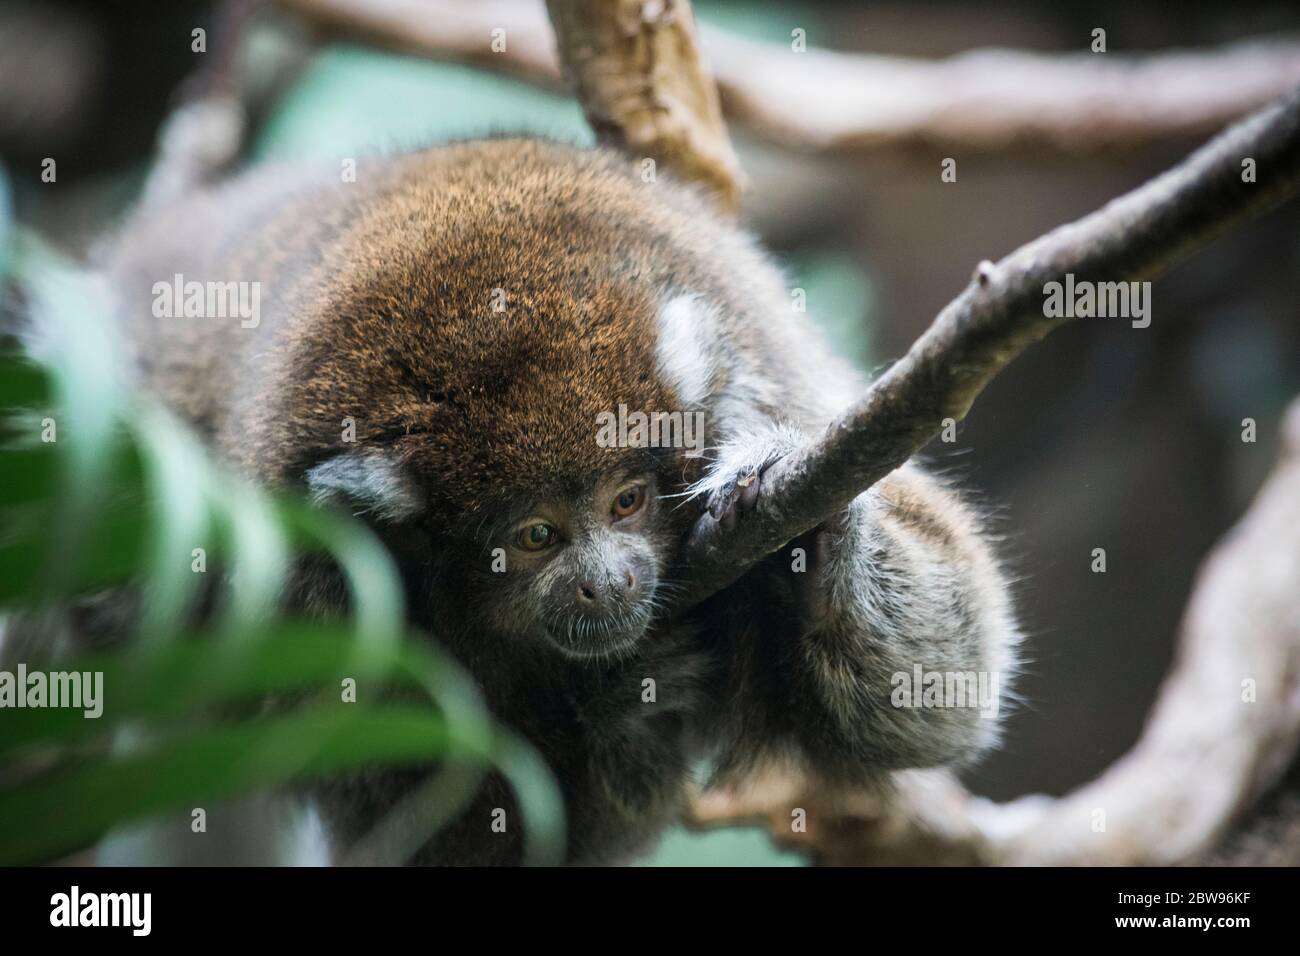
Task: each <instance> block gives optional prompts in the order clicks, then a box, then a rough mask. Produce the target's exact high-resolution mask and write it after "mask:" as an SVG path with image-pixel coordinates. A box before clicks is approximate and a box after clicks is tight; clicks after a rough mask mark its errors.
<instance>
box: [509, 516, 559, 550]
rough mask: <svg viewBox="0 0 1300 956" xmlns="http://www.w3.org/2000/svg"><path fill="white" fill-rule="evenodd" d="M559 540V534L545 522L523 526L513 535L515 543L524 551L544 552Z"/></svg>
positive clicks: (535, 522)
mask: <svg viewBox="0 0 1300 956" xmlns="http://www.w3.org/2000/svg"><path fill="white" fill-rule="evenodd" d="M559 539H560V533H559V532H558V531H556V530H555V528H554V526H552V525H549V524H547V523H546V522H545V521H534V522H533V523H532V524H529V525H524V527H522V528H520V529H519V533H518V534H516V535H515V543H516V544H517V545H519V547H520V548H522V549H523V550H525V551H545V550H546V549H547V548H549V547H550V546H551V545H553V544H555V542H556V541H558V540H559Z"/></svg>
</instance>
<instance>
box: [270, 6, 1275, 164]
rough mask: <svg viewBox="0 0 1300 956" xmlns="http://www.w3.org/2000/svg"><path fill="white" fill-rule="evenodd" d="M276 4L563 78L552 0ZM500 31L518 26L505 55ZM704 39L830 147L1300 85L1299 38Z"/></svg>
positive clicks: (1078, 129) (904, 143)
mask: <svg viewBox="0 0 1300 956" xmlns="http://www.w3.org/2000/svg"><path fill="white" fill-rule="evenodd" d="M278 3H279V6H280V7H281V8H283V9H285V10H286V11H288V12H290V13H292V14H294V15H295V16H297V17H298V18H300V19H302V20H304V21H306V22H309V23H313V24H316V25H318V26H322V27H325V28H327V29H330V30H333V31H336V32H338V33H340V34H342V35H345V36H348V37H355V38H360V39H365V40H369V41H371V42H373V43H377V44H379V45H382V46H387V47H394V48H397V49H401V50H403V51H406V52H410V53H417V54H422V55H425V56H431V57H442V58H451V59H457V60H462V61H465V62H469V63H473V64H475V65H478V66H484V67H488V68H490V69H495V70H499V71H502V72H505V73H509V74H512V75H515V76H518V77H521V78H523V79H527V80H529V81H531V82H535V83H541V84H543V85H545V86H549V87H552V88H557V89H558V88H560V87H562V85H563V84H562V77H561V73H560V64H559V59H558V57H557V55H556V50H555V47H554V44H553V42H552V39H551V30H550V27H549V26H548V24H547V20H546V16H545V11H544V10H543V9H542V7H541V4H538V3H535V2H532V0H474V2H464V0H278ZM795 25H797V24H794V23H792V24H791V26H792V27H793V26H795ZM494 29H502V30H505V32H506V37H507V38H508V42H507V44H506V48H505V49H504V50H501V51H499V52H497V51H493V49H492V46H491V44H492V31H493V30H494ZM699 40H700V46H701V47H702V48H703V50H704V53H705V55H706V56H707V59H708V61H709V64H710V67H711V70H712V72H713V76H714V79H715V80H716V83H717V88H718V90H719V93H720V95H721V102H722V110H723V114H724V115H725V116H727V117H728V118H729V119H730V120H732V121H733V122H737V123H740V124H742V125H743V126H746V127H748V128H749V129H751V130H753V131H754V132H756V133H758V134H759V135H760V136H762V137H764V138H766V139H769V140H772V141H774V142H778V143H781V144H783V145H786V146H790V147H793V148H797V149H807V150H816V151H819V150H829V151H841V152H849V151H865V150H883V149H908V148H917V147H926V146H928V147H932V148H941V149H945V150H953V151H958V150H965V151H971V150H1002V149H1007V148H1009V147H1012V146H1028V145H1040V146H1045V147H1048V148H1052V149H1059V150H1063V151H1065V152H1070V153H1075V152H1089V151H1098V150H1105V149H1113V148H1115V147H1118V146H1136V145H1141V144H1147V143H1163V142H1167V141H1168V140H1170V139H1171V138H1174V137H1178V136H1189V137H1190V136H1205V135H1208V134H1210V133H1212V132H1214V131H1215V130H1217V129H1220V128H1222V127H1223V126H1224V124H1226V123H1230V122H1232V121H1233V120H1234V119H1236V118H1238V117H1240V116H1243V115H1245V114H1246V113H1249V112H1250V111H1252V110H1255V109H1258V108H1260V107H1261V106H1264V105H1265V104H1266V103H1268V102H1269V101H1270V100H1272V99H1274V98H1276V97H1277V96H1280V95H1282V94H1283V93H1284V92H1285V91H1286V90H1288V89H1290V88H1291V87H1293V86H1295V85H1297V84H1300V43H1297V42H1296V41H1295V39H1294V38H1282V39H1277V40H1246V41H1242V42H1239V43H1234V44H1230V45H1228V46H1225V47H1223V48H1221V49H1214V50H1176V51H1169V52H1160V53H1147V54H1131V55H1128V54H1119V53H1108V54H1106V55H1104V56H1103V55H1097V54H1092V53H1077V54H1043V53H1031V52H1026V51H1019V50H1002V49H985V50H972V51H969V52H966V53H962V54H960V55H958V56H953V57H949V58H947V59H943V60H925V59H916V58H911V57H897V56H879V55H870V54H846V53H835V52H831V51H828V50H818V49H813V48H809V49H808V50H806V51H805V52H802V53H795V52H794V51H793V50H792V49H791V48H790V47H789V46H786V45H776V44H771V43H763V42H759V41H755V40H750V39H746V38H743V37H738V36H735V35H734V34H732V33H729V32H728V31H726V30H721V29H717V28H714V27H710V26H709V25H707V24H704V25H701V26H700V28H699Z"/></svg>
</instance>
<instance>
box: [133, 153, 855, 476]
mask: <svg viewBox="0 0 1300 956" xmlns="http://www.w3.org/2000/svg"><path fill="white" fill-rule="evenodd" d="M109 270H110V272H111V273H112V277H113V284H114V287H115V288H116V289H117V290H118V292H119V295H120V300H119V309H118V312H119V315H120V317H121V319H122V322H123V331H124V338H125V340H126V341H127V343H128V345H129V348H130V353H131V356H132V359H133V364H134V368H135V369H136V371H137V372H138V374H139V377H140V380H141V382H142V384H143V385H144V386H145V387H146V388H147V389H149V390H151V391H153V392H155V393H157V394H159V395H160V396H161V397H162V398H163V399H164V400H165V401H166V402H167V403H168V404H169V405H170V406H172V407H173V408H174V409H176V410H177V411H178V412H180V414H182V415H183V416H184V417H185V418H187V419H189V420H190V421H191V422H193V423H194V424H195V425H196V426H197V427H198V428H199V429H200V430H201V431H202V432H203V433H204V434H205V435H206V436H207V437H208V438H209V439H211V440H212V441H213V442H214V444H215V445H216V446H217V448H218V449H219V450H220V451H221V452H223V453H224V454H225V455H226V456H227V457H230V458H232V459H234V460H236V461H237V462H238V463H239V464H241V465H243V466H244V467H246V468H247V469H249V470H250V471H252V472H254V473H255V474H256V475H257V476H258V477H262V478H265V479H269V480H277V481H278V480H284V479H286V478H291V477H292V471H293V466H294V462H293V461H292V460H291V459H290V457H289V456H287V455H285V454H284V453H283V448H284V446H285V445H286V444H292V443H293V442H297V441H303V440H305V439H303V438H302V436H303V435H304V429H303V428H302V427H301V426H302V422H301V421H299V420H298V418H299V417H300V416H299V412H304V413H307V414H315V413H322V414H324V413H328V416H327V417H328V419H329V421H330V427H331V428H334V427H337V419H338V416H337V414H335V411H336V409H335V408H334V407H327V406H331V405H337V406H346V405H347V395H348V393H349V390H350V389H351V390H355V389H356V388H357V387H358V386H357V382H358V381H359V380H362V379H364V378H365V375H364V367H365V366H367V365H373V364H375V363H389V364H392V363H394V362H400V361H402V360H405V361H407V362H408V364H410V365H412V366H413V367H414V374H415V375H416V376H417V377H418V376H421V375H423V374H424V369H423V368H422V367H421V366H420V364H419V363H420V361H421V360H422V359H421V354H424V355H428V356H439V355H443V356H445V355H452V354H454V355H456V356H457V361H459V362H462V363H464V362H473V361H474V360H475V359H476V358H482V359H483V360H484V361H485V362H491V361H497V362H499V357H498V356H499V354H500V353H502V352H503V351H508V350H509V349H510V348H511V347H512V346H513V345H514V343H512V342H503V341H501V339H502V337H503V336H507V335H509V336H513V337H514V339H515V340H518V339H520V338H521V337H522V336H521V335H520V333H521V332H523V331H529V330H528V329H526V328H524V327H521V326H520V325H519V324H516V325H514V326H513V327H511V326H508V325H502V326H501V329H502V330H501V331H493V330H491V329H490V328H489V325H490V324H489V323H486V322H481V321H477V320H475V321H473V322H470V323H461V324H457V323H456V322H455V321H453V320H452V319H453V317H458V316H459V317H462V318H463V317H464V316H463V313H466V312H473V311H475V310H478V311H480V312H486V311H487V310H488V308H489V296H490V294H491V292H492V289H493V288H501V289H502V290H503V292H504V294H513V293H514V292H515V291H516V290H517V289H519V288H531V289H538V288H541V289H545V290H547V291H548V293H549V294H550V296H551V298H550V299H547V298H546V297H545V296H543V297H540V298H539V299H538V300H537V301H538V302H539V303H540V307H539V308H537V309H534V310H533V311H532V312H530V313H529V314H528V317H527V321H531V322H533V323H539V324H541V323H548V322H549V323H552V324H554V323H558V322H559V321H560V319H559V317H558V316H559V315H560V314H561V313H563V312H564V311H565V309H566V306H565V304H564V303H562V302H560V301H559V298H563V297H568V298H570V299H575V300H576V299H581V298H582V297H583V296H591V295H594V294H595V293H596V291H598V285H599V283H598V281H597V280H600V281H604V280H607V279H612V280H613V281H615V282H618V283H621V284H622V285H624V286H627V287H628V288H637V289H646V290H651V291H652V292H664V291H667V290H672V289H676V290H680V291H683V292H686V291H689V292H691V293H697V294H700V295H702V296H704V297H705V298H706V299H707V300H708V301H709V302H711V303H714V304H716V306H717V307H718V308H719V309H720V310H721V316H720V319H719V322H720V325H721V327H722V329H723V335H722V336H721V337H720V338H719V339H718V340H717V341H715V342H713V343H712V344H711V345H706V347H711V348H717V349H722V350H727V351H728V355H729V357H730V360H731V361H732V363H733V366H735V367H734V368H733V371H732V372H729V373H728V374H732V375H735V376H742V377H745V378H746V385H745V388H744V389H742V390H741V391H742V392H744V394H745V400H746V401H751V402H753V403H754V404H755V405H756V406H757V407H760V408H762V409H765V410H767V411H777V412H779V413H780V414H782V415H785V416H789V417H795V418H807V419H812V420H816V421H821V420H824V419H825V418H826V416H827V414H828V412H829V410H831V409H833V408H835V407H838V406H839V405H840V404H842V403H843V401H844V400H845V399H846V398H847V396H848V394H849V390H850V388H851V383H852V381H853V378H852V374H851V373H850V372H849V371H848V370H847V366H846V365H844V363H842V362H840V361H839V360H838V359H836V358H834V357H833V356H831V355H830V353H829V350H827V349H825V347H824V346H822V345H821V344H820V339H819V338H818V335H817V333H816V332H815V331H814V330H813V329H812V328H811V326H809V325H808V324H807V323H806V320H805V318H804V317H803V316H800V315H797V314H795V313H794V312H793V310H792V309H791V308H790V307H789V304H788V303H789V298H788V295H787V293H786V290H785V287H784V283H783V280H782V277H781V275H780V273H779V272H778V271H777V270H776V269H775V268H774V267H773V266H772V265H771V264H770V262H769V260H768V259H767V257H766V256H765V255H764V254H763V253H762V252H761V251H760V250H759V249H758V248H757V246H756V245H755V244H754V243H753V242H752V241H751V240H750V238H749V237H748V236H747V235H746V234H745V233H743V232H742V231H740V230H739V229H737V228H735V227H733V226H732V225H731V224H729V223H728V222H726V221H725V220H724V219H722V218H721V217H719V216H718V215H717V213H716V211H714V210H713V209H712V208H711V206H710V204H709V203H708V201H707V200H706V199H705V198H703V197H701V196H698V195H696V194H695V193H694V192H693V191H692V190H690V189H688V188H686V187H682V186H679V185H676V184H674V183H672V182H669V181H665V180H663V179H661V181H659V182H657V183H645V182H642V181H641V180H640V178H639V177H638V176H637V175H636V173H635V171H634V169H633V167H632V166H631V164H629V163H628V162H627V161H626V160H625V159H622V158H620V157H618V156H616V155H615V154H612V153H606V152H602V151H591V150H580V149H576V148H573V147H569V146H564V145H560V144H556V143H550V142H545V141H540V140H531V139H493V140H483V141H476V142H469V143H462V144H456V145H451V146H443V147H438V148H434V149H430V150H427V151H424V152H420V153H414V154H410V155H405V156H398V157H393V158H380V159H375V160H372V161H363V162H362V163H361V164H360V165H359V166H358V168H357V171H356V181H355V182H343V181H341V177H340V176H339V174H338V173H337V172H334V171H331V170H328V169H322V168H319V167H316V168H305V167H288V166H271V167H263V168H259V169H255V170H253V171H251V172H249V173H247V174H244V175H242V176H240V177H237V178H236V179H234V180H232V181H230V182H228V183H225V184H222V185H218V186H215V187H212V188H210V189H207V190H205V191H202V192H200V193H198V194H196V195H193V196H190V197H187V198H186V199H185V200H183V201H182V202H180V203H178V204H176V205H173V206H170V207H166V208H162V209H157V210H149V211H147V213H146V214H143V215H141V216H139V217H138V218H137V219H136V220H135V221H133V222H131V223H130V224H129V225H128V226H127V227H126V228H125V229H124V230H123V232H122V234H121V236H120V238H119V240H118V242H117V244H116V249H115V253H114V254H113V256H112V258H111V260H110V262H109ZM177 276H180V277H183V281H184V282H199V283H231V282H234V283H248V284H255V286H256V288H257V294H258V296H259V299H258V302H259V305H260V314H259V315H258V316H257V318H256V327H252V328H245V327H241V322H240V320H239V318H238V317H226V318H218V317H204V318H182V317H178V316H175V315H163V316H158V315H155V314H154V308H153V306H154V303H155V300H156V298H157V294H156V292H155V289H156V288H157V284H158V283H166V284H170V283H173V282H174V281H175V277H177ZM385 283H387V285H385ZM394 285H396V287H393V286H394ZM250 287H251V286H250ZM548 287H554V288H553V289H550V288H548ZM557 297H558V298H557ZM386 302H387V303H389V304H391V306H392V311H393V313H394V314H397V313H401V312H403V309H405V310H406V314H408V315H409V313H410V311H411V308H414V310H415V311H416V312H417V313H421V314H422V315H423V314H425V313H436V314H437V317H438V319H437V321H428V322H424V321H412V320H410V319H403V320H402V321H404V322H406V323H407V325H408V326H409V327H404V328H398V329H393V328H391V327H389V326H388V325H386V324H385V323H384V322H383V320H382V317H381V316H379V315H377V314H374V313H382V312H383V311H384V306H385V304H386ZM548 305H549V306H550V307H549V308H548ZM606 311H609V312H615V311H617V310H616V309H608V310H606ZM363 312H365V313H367V314H365V315H362V314H361V313H363ZM584 322H585V324H583V325H581V326H580V327H579V326H575V328H574V329H573V330H571V332H570V333H569V334H572V335H574V336H577V335H579V334H580V335H582V336H585V337H586V338H589V339H590V340H591V341H593V342H600V341H604V342H608V343H609V344H610V348H609V349H607V352H606V354H607V355H611V354H612V355H613V356H614V358H615V359H617V358H618V356H620V355H623V357H624V358H625V360H626V361H628V362H629V363H630V362H631V361H632V359H633V356H632V353H634V352H636V351H637V349H638V348H641V347H643V346H645V342H638V337H639V339H641V340H645V339H648V338H650V337H652V336H653V335H654V334H655V330H653V329H650V328H642V329H632V328H629V327H627V326H628V323H627V322H626V321H625V320H622V321H620V319H619V317H618V316H617V315H601V314H599V312H598V311H597V314H595V315H594V316H593V317H589V318H587V319H584ZM602 323H604V324H602ZM620 326H622V327H620ZM491 336H495V338H492V337H491ZM417 344H418V345H419V346H420V348H419V349H417V348H416V347H415V346H416V345H417ZM381 345H382V348H381V347H380V346H381ZM585 348H586V346H585V345H584V346H583V349H584V351H583V352H582V357H583V360H586V351H585ZM421 349H422V350H423V352H421V351H420V350H421ZM810 349H811V350H812V351H813V352H814V353H815V354H818V357H819V361H818V362H816V363H813V364H812V366H811V367H810V365H809V363H808V362H807V361H804V360H803V359H806V356H807V355H808V353H809V350H810ZM380 352H382V353H383V354H376V353H380ZM575 354H576V352H575ZM737 356H742V357H743V358H742V359H739V360H737V359H736V357H737ZM796 356H797V357H799V358H800V359H801V360H800V361H795V357H796ZM638 360H639V359H638ZM429 361H430V362H432V361H434V360H433V359H432V358H430V359H429ZM606 361H608V359H606ZM837 373H838V374H837ZM308 376H315V383H318V384H319V388H314V389H313V390H306V389H304V388H302V387H300V386H302V384H303V383H304V381H305V380H306V378H307V377H308ZM426 377H427V376H426ZM331 390H332V392H331ZM363 397H364V396H363ZM363 404H364V403H363ZM303 406H308V407H307V408H306V409H304V408H303Z"/></svg>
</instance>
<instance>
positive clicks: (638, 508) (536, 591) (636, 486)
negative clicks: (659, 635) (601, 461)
mask: <svg viewBox="0 0 1300 956" xmlns="http://www.w3.org/2000/svg"><path fill="white" fill-rule="evenodd" d="M665 509H666V506H665V504H664V503H663V502H661V501H660V499H659V498H658V493H657V482H656V479H655V477H654V476H653V475H650V474H621V475H618V476H616V477H611V478H604V479H600V480H597V481H596V482H594V483H593V484H592V486H591V487H590V489H589V491H587V492H586V493H583V494H581V495H578V496H575V497H572V498H566V499H565V500H546V499H542V500H537V501H531V502H527V503H524V504H523V505H522V506H521V507H520V508H519V509H517V511H518V514H519V515H520V516H519V517H517V518H513V519H512V520H509V521H507V522H504V523H503V524H502V527H501V530H500V531H499V532H498V533H496V534H494V535H493V538H492V540H491V541H490V547H491V549H492V552H491V553H492V554H493V555H495V556H496V558H497V561H496V562H495V564H494V571H495V572H496V573H494V574H493V575H492V579H491V580H490V581H489V582H487V586H486V587H485V589H484V599H483V610H484V611H485V612H486V613H487V615H488V617H489V619H490V623H491V624H492V625H493V626H494V627H496V628H500V629H502V630H504V631H506V632H509V633H513V634H516V635H518V636H520V637H524V638H528V639H541V640H545V641H548V642H550V643H551V644H553V645H554V646H555V647H557V648H559V649H560V650H561V651H563V652H564V653H565V654H567V655H568V656H571V657H575V658H583V659H591V658H607V657H613V656H618V655H621V654H625V653H627V652H628V651H630V650H631V649H632V648H633V647H634V646H635V644H636V643H637V641H639V640H640V639H641V637H643V636H644V634H645V632H646V629H647V627H648V626H649V624H650V621H651V619H652V617H653V615H654V611H655V609H656V608H657V606H658V597H657V595H658V591H659V590H660V576H661V575H662V573H663V571H664V566H665V563H666V560H667V556H668V555H669V554H670V549H671V543H672V540H673V538H672V532H671V531H670V530H669V528H668V527H667V522H666V520H665V516H664V514H663V511H664V510H665Z"/></svg>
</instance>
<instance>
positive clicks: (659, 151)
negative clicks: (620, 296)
mask: <svg viewBox="0 0 1300 956" xmlns="http://www.w3.org/2000/svg"><path fill="white" fill-rule="evenodd" d="M546 7H547V9H548V10H549V11H550V14H551V23H552V25H553V26H554V28H555V37H556V41H557V43H558V45H559V50H560V59H561V60H562V61H563V62H564V65H565V73H566V74H568V76H569V77H570V78H571V80H572V81H573V84H574V87H575V89H576V92H577V95H578V101H579V102H580V103H581V104H582V108H583V110H584V111H585V112H586V114H587V122H588V123H589V124H590V125H591V128H592V129H593V130H595V132H596V135H597V136H598V137H599V138H600V139H601V140H602V141H603V142H606V143H608V144H610V145H612V146H616V147H618V148H619V149H621V150H623V152H625V153H627V154H628V155H631V156H648V157H650V158H652V159H653V160H654V161H655V162H656V163H662V164H663V166H664V167H665V168H666V169H669V170H671V171H672V172H673V173H675V174H676V175H677V176H678V177H680V178H682V179H685V180H688V181H690V182H698V183H702V184H704V185H705V186H707V187H708V188H709V189H710V190H711V191H712V192H713V193H714V194H715V195H716V196H717V197H718V198H719V200H720V201H721V203H722V205H723V207H724V208H726V209H727V210H729V211H733V212H734V211H735V210H736V209H738V208H739V206H740V191H741V173H740V163H739V161H737V159H736V153H735V151H734V150H733V149H732V148H731V139H730V138H729V137H728V135H727V127H726V124H725V123H723V121H722V110H721V108H720V107H719V106H718V91H717V88H716V87H715V86H714V85H713V80H712V78H711V77H710V76H709V75H708V73H707V72H706V71H705V69H704V67H703V65H702V64H701V62H700V49H699V45H698V43H697V41H696V38H695V18H694V16H693V15H692V13H691V5H690V3H689V2H688V0H547V3H546Z"/></svg>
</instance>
